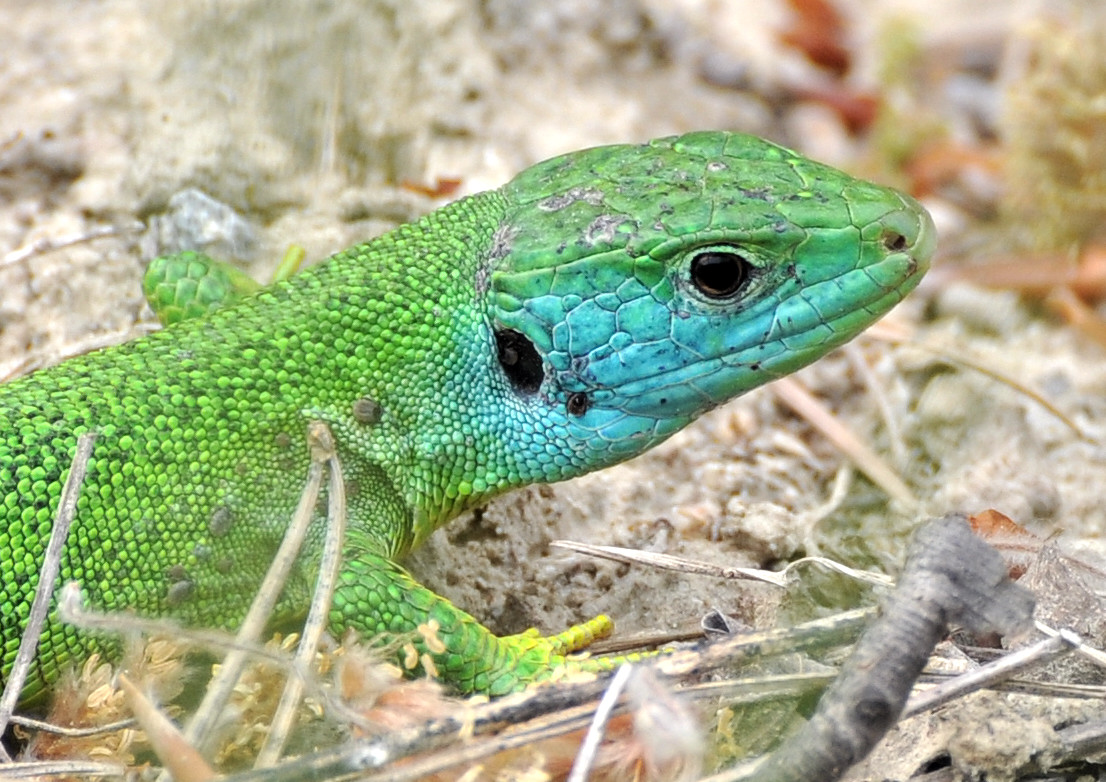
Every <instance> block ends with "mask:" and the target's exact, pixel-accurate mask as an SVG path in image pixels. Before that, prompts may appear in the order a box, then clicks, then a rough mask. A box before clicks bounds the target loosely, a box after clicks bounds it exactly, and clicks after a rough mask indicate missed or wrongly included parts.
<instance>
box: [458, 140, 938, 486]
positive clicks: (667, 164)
mask: <svg viewBox="0 0 1106 782" xmlns="http://www.w3.org/2000/svg"><path fill="white" fill-rule="evenodd" d="M501 193H502V194H503V196H504V197H505V198H506V201H507V215H506V218H505V219H504V221H503V223H502V224H501V226H500V229H499V231H498V232H497V234H496V237H495V240H494V243H493V248H492V251H491V253H490V258H489V260H488V263H487V265H486V266H485V267H484V268H483V269H482V270H481V272H480V273H479V274H478V279H477V287H478V290H480V291H481V292H482V293H483V294H484V295H485V296H486V301H487V313H488V325H489V327H490V329H491V331H492V334H493V335H494V340H495V345H496V348H497V351H498V364H499V370H500V371H501V372H502V380H503V385H504V387H505V388H509V394H508V397H509V399H508V407H509V415H508V416H506V417H504V419H503V420H505V421H506V422H507V423H506V426H507V427H508V428H509V429H510V431H506V432H502V433H501V435H502V436H503V437H504V438H505V439H506V440H507V441H508V442H509V443H510V444H511V448H512V450H513V452H514V457H515V459H516V461H517V462H518V468H517V469H519V471H520V472H521V473H522V477H523V478H524V479H535V478H537V477H540V478H542V479H545V480H551V479H559V478H566V477H571V476H572V475H576V474H579V473H583V472H586V471H588V470H591V469H596V468H598V467H602V466H605V465H608V464H612V463H615V462H618V461H621V460H623V459H626V458H629V457H631V456H634V455H636V454H638V453H641V452H642V451H645V450H647V449H648V448H650V447H651V446H653V445H655V444H656V443H658V442H660V441H661V440H663V439H665V438H667V437H668V436H670V435H672V434H673V433H674V432H676V431H678V430H679V429H681V428H682V427H684V426H685V425H687V424H688V423H690V422H691V421H692V420H694V419H695V418H696V417H697V416H699V415H701V414H702V413H704V412H706V411H707V410H710V409H711V408H714V407H716V406H718V405H720V404H722V403H723V402H725V401H727V400H728V399H731V398H732V397H735V396H737V395H739V394H742V393H744V392H746V391H748V390H750V389H752V388H755V387H756V386H759V385H761V384H763V383H766V382H768V381H770V380H773V379H775V378H778V377H781V376H783V375H786V374H788V373H790V372H793V371H795V370H796V369H799V368H800V367H802V366H805V365H806V364H808V363H810V362H812V361H814V360H815V359H817V358H819V357H821V356H823V355H824V354H826V353H827V352H829V351H830V350H832V349H833V348H835V347H837V346H839V345H841V344H842V343H844V342H846V341H848V340H849V339H851V338H853V337H854V336H856V335H857V334H858V333H859V332H860V331H862V330H863V329H864V328H866V327H867V326H869V325H870V324H872V323H873V322H874V321H876V320H877V319H878V318H879V317H880V316H882V315H883V314H884V313H886V312H887V311H888V310H889V309H891V307H893V306H894V305H895V304H896V303H897V302H898V301H899V300H901V299H902V298H903V296H905V295H906V294H907V293H908V292H909V291H910V290H912V289H913V288H914V286H915V285H917V283H918V281H919V280H920V279H921V277H922V275H923V274H924V273H925V271H926V269H927V268H928V264H929V259H930V256H931V255H932V252H933V249H934V244H935V231H934V227H933V223H932V221H931V220H930V218H929V215H928V214H927V213H926V212H925V210H924V209H923V208H922V207H921V206H920V205H919V204H918V203H917V202H916V201H914V200H913V199H911V198H909V197H908V196H905V195H902V194H901V193H898V192H896V191H894V190H891V189H889V188H884V187H880V186H877V185H873V184H869V183H867V182H863V181H860V180H857V179H854V178H852V177H850V176H848V175H846V174H844V173H842V172H840V171H837V170H835V169H833V168H830V167H828V166H824V165H821V164H818V163H814V162H812V161H810V160H807V159H806V158H803V157H801V156H800V155H797V154H795V153H794V152H791V151H789V150H787V149H784V148H782V147H779V146H776V145H774V144H771V143H769V142H766V141H763V140H761V139H758V138H754V137H750V136H745V135H741V134H735V133H724V132H703V133H693V134H689V135H685V136H681V137H674V138H666V139H659V140H657V141H653V142H651V143H649V144H646V145H642V146H636V147H634V146H613V147H600V148H596V149H592V150H587V151H585V152H577V153H574V154H572V155H566V156H563V157H560V158H554V159H552V160H549V161H546V162H545V163H541V164H538V165H537V166H534V167H532V168H530V169H528V170H526V171H524V172H523V173H522V174H520V175H519V176H518V177H516V178H515V179H514V180H513V181H511V182H510V183H508V184H507V185H506V186H504V188H503V189H502V191H501Z"/></svg>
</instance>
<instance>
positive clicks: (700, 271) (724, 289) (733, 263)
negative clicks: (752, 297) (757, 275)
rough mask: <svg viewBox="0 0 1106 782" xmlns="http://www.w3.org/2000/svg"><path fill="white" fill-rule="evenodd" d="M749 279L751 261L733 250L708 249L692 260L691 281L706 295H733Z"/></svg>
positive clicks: (716, 296)
mask: <svg viewBox="0 0 1106 782" xmlns="http://www.w3.org/2000/svg"><path fill="white" fill-rule="evenodd" d="M748 279H749V262H748V261H746V260H745V259H744V258H743V257H742V256H740V255H738V254H737V253H736V252H733V251H732V250H707V251H705V252H701V253H699V254H698V255H696V256H695V257H694V258H693V259H692V261H691V282H692V283H693V284H694V285H695V287H696V288H697V289H698V290H699V292H700V293H702V294H703V295H705V296H709V297H710V298H712V299H722V298H726V297H728V296H732V295H733V294H735V293H737V291H739V290H740V289H741V287H742V286H743V285H744V284H745V281H746V280H748Z"/></svg>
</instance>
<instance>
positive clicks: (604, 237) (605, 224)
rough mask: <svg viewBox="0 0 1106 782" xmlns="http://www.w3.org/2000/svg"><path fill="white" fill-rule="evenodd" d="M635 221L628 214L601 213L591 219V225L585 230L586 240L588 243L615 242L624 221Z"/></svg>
mask: <svg viewBox="0 0 1106 782" xmlns="http://www.w3.org/2000/svg"><path fill="white" fill-rule="evenodd" d="M633 222H634V221H633V220H632V219H631V218H629V217H627V216H626V215H599V217H597V218H595V219H594V220H592V221H591V225H589V226H588V227H587V230H586V231H584V241H586V242H587V243H588V244H592V245H594V244H599V243H600V242H602V243H605V244H613V243H614V238H615V235H616V234H617V233H618V227H619V226H620V225H622V224H623V223H633Z"/></svg>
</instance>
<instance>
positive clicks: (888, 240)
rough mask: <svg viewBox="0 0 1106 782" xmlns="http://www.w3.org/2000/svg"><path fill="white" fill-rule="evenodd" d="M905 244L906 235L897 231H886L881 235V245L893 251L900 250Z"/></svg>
mask: <svg viewBox="0 0 1106 782" xmlns="http://www.w3.org/2000/svg"><path fill="white" fill-rule="evenodd" d="M906 245H907V241H906V237H905V236H903V235H902V234H901V233H899V232H898V231H888V232H887V233H885V234H884V235H883V246H884V247H886V248H887V249H888V250H890V251H891V252H893V253H898V252H902V251H903V250H905V249H906Z"/></svg>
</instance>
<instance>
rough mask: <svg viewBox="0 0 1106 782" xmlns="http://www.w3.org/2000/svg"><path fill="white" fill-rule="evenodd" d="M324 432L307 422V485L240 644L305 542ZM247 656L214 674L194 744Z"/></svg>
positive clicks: (235, 657) (257, 626) (269, 605)
mask: <svg viewBox="0 0 1106 782" xmlns="http://www.w3.org/2000/svg"><path fill="white" fill-rule="evenodd" d="M320 427H321V428H320ZM323 432H325V435H323V436H325V437H327V438H328V439H331V440H332V438H331V437H330V433H329V430H326V428H325V424H322V423H320V422H317V421H313V422H311V424H309V425H308V443H309V447H310V451H311V457H312V458H311V466H310V467H309V469H308V477H307V482H306V484H305V485H304V489H303V493H302V494H301V495H300V502H299V506H298V507H297V508H296V512H295V514H294V515H293V517H292V523H291V524H290V525H289V527H288V530H287V532H285V534H284V540H282V541H281V544H280V548H279V549H278V550H277V553H276V556H274V557H273V561H272V564H271V565H270V566H269V571H268V573H266V574H265V580H264V581H263V582H262V583H261V586H260V587H259V588H258V590H257V595H256V596H255V598H254V601H253V603H252V604H251V605H250V610H249V611H248V612H247V614H246V617H245V619H243V620H242V626H241V628H240V629H239V631H238V635H237V638H236V640H237V641H238V643H239V644H240V645H241V646H248V645H250V644H251V643H254V642H256V641H257V639H258V637H259V636H260V634H261V631H262V630H263V629H264V627H265V625H266V624H267V623H268V620H269V615H270V614H271V613H272V610H273V607H274V606H275V605H276V602H277V598H278V597H279V596H280V592H281V590H282V589H283V587H284V581H285V579H287V577H288V573H289V572H290V571H291V569H292V565H293V564H295V561H296V555H297V554H298V552H299V550H300V547H301V546H302V545H303V540H304V537H305V536H306V534H307V530H308V527H310V526H311V521H312V519H313V518H314V515H315V501H316V500H317V499H318V496H319V489H320V488H321V487H322V482H323V468H324V466H325V464H326V462H325V461H324V459H323V457H321V455H320V451H319V449H318V448H317V447H316V445H315V443H316V438H318V437H319V436H320V435H321V434H322V433H323ZM246 659H247V653H246V652H244V651H240V650H234V651H231V652H230V653H229V654H227V656H226V657H225V658H224V659H223V663H222V665H221V666H220V667H219V672H218V673H217V674H216V675H215V676H214V677H212V680H211V682H210V684H209V685H208V689H207V693H206V694H205V695H204V699H203V702H202V703H201V704H200V707H199V708H198V709H197V710H196V713H195V714H194V715H193V717H192V719H191V720H190V721H189V723H188V727H187V728H186V729H185V736H186V737H187V738H188V740H189V741H191V742H192V743H193V744H194V745H196V746H200V745H202V743H203V741H204V739H206V737H207V736H208V735H209V734H210V733H211V730H212V729H213V728H214V726H215V723H216V722H217V720H218V719H219V716H220V715H221V714H222V712H223V708H224V706H225V705H226V702H227V699H228V698H229V697H230V694H231V692H232V691H233V690H234V687H235V685H236V684H237V682H238V677H239V676H240V675H241V673H242V669H243V668H244V667H245V665H246Z"/></svg>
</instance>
